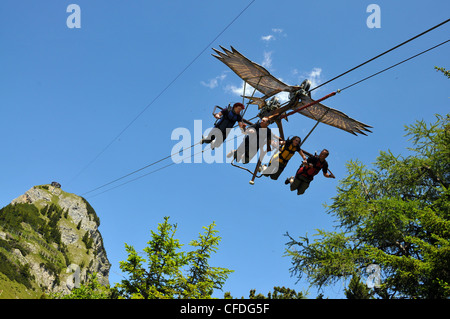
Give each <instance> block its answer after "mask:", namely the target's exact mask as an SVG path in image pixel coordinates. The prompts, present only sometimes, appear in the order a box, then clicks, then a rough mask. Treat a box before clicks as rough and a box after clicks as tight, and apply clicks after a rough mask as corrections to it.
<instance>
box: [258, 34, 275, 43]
mask: <svg viewBox="0 0 450 319" xmlns="http://www.w3.org/2000/svg"><path fill="white" fill-rule="evenodd" d="M261 40H263V41H267V42H269V41H270V40H275V37H274V36H273V34H269V35H263V36H262V37H261Z"/></svg>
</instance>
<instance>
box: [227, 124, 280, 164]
mask: <svg viewBox="0 0 450 319" xmlns="http://www.w3.org/2000/svg"><path fill="white" fill-rule="evenodd" d="M268 126H269V119H268V118H267V117H263V118H262V119H261V121H258V122H257V123H256V124H253V125H251V126H249V127H248V128H247V129H246V131H245V134H246V136H245V138H244V140H243V141H242V143H241V144H240V145H239V147H238V148H237V149H236V150H232V151H230V152H229V153H228V154H227V157H228V158H230V157H233V158H234V160H235V161H236V162H242V163H243V164H247V163H249V162H250V161H251V160H252V158H253V157H254V156H255V155H256V153H257V152H258V150H259V147H260V146H261V147H262V146H264V144H266V145H267V148H266V152H270V151H271V145H272V146H274V147H277V143H276V141H275V140H276V139H275V138H274V136H273V134H272V130H271V129H270V128H268Z"/></svg>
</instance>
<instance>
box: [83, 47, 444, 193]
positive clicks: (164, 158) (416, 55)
mask: <svg viewBox="0 0 450 319" xmlns="http://www.w3.org/2000/svg"><path fill="white" fill-rule="evenodd" d="M448 42H450V39H449V40H446V41H444V42H441V43H439V44H437V45H435V46H433V47H431V48H429V49H427V50H424V51H422V52H420V53H418V54H415V55H413V56H411V57H409V58H407V59H405V60H403V61H401V62H398V63H396V64H394V65H391V66H390V67H388V68H385V69H383V70H381V71H379V72H376V73H374V74H372V75H370V76H368V77H365V78H364V79H362V80H359V81H357V82H354V83H352V84H350V85H348V86H346V87H344V88H343V89H340V90H338V92H342V91H343V90H346V89H348V88H350V87H352V86H354V85H357V84H359V83H361V82H363V81H366V80H367V79H370V78H372V77H374V76H376V75H379V74H381V73H383V72H385V71H387V70H390V69H392V68H394V67H396V66H398V65H400V64H402V63H404V62H407V61H409V60H411V59H413V58H416V57H418V56H420V55H422V54H424V53H426V52H429V51H431V50H433V49H435V48H438V47H439V46H441V45H443V44H445V43H448ZM256 117H257V116H255V117H253V118H252V119H250V121H251V120H253V119H255V118H256ZM239 136H241V135H239ZM239 136H236V137H239ZM236 137H235V138H236ZM199 143H200V142H198V143H196V144H193V145H191V146H190V147H188V148H186V150H188V149H190V148H192V147H194V146H195V145H197V144H199ZM205 150H206V148H205ZM205 150H203V151H201V152H197V153H195V154H194V155H197V154H199V153H202V152H204V151H205ZM174 154H176V153H174ZM174 154H171V155H169V156H166V157H163V158H162V159H160V160H157V161H155V162H153V163H150V164H148V165H146V166H144V167H142V168H140V169H137V170H135V171H133V172H131V173H128V174H126V175H124V176H122V177H119V178H117V179H115V180H114V181H111V182H109V183H106V184H103V185H102V186H99V187H97V188H95V189H93V190H90V191H88V192H85V193H83V194H82V195H85V194H88V193H91V192H93V191H95V190H98V189H100V188H103V187H105V186H108V185H110V184H112V183H114V182H117V181H119V180H121V179H124V178H126V177H128V176H130V175H133V174H135V173H137V172H140V171H142V170H144V169H145V168H148V167H150V166H153V165H155V164H157V163H160V162H162V161H164V160H166V159H168V158H170V157H172V155H174ZM194 155H191V157H192V156H194ZM174 164H177V163H175V162H173V163H170V164H168V165H166V166H163V167H161V168H158V169H156V170H154V171H151V172H149V173H147V174H144V175H142V176H139V177H137V178H135V179H132V180H129V181H127V182H125V183H122V184H120V185H118V186H115V187H112V188H109V189H107V190H105V191H103V192H101V193H98V194H96V195H94V196H97V195H100V194H103V193H105V192H107V191H109V190H112V189H115V188H117V187H119V186H122V185H125V184H128V183H130V182H132V181H135V180H137V179H140V178H142V177H144V176H147V175H150V174H153V173H155V172H157V171H160V170H163V169H165V168H167V167H169V166H172V165H174ZM94 196H90V197H94Z"/></svg>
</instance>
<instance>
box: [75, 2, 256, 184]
mask: <svg viewBox="0 0 450 319" xmlns="http://www.w3.org/2000/svg"><path fill="white" fill-rule="evenodd" d="M255 1H256V0H252V1H251V2H250V3H249V4H248V5H247V6H246V7H245V8H244V9H242V10H241V12H239V14H238V15H237V16H236V17H234V19H233V20H231V22H230V23H228V25H227V26H226V27H225V28H224V29H223V30H222V31H220V32H219V34H217V35H216V36H215V37H214V39H213V40H211V42H209V43H208V45H207V46H205V48H204V49H203V50H201V51H200V53H199V54H197V56H196V57H195V58H194V59H193V60H192V61H191V62H190V63H189V64H188V65H187V66H186V67H185V68H184V69H183V70H181V72H180V73H178V75H177V76H176V77H175V78H174V79H173V80H172V81H171V82H170V83H169V84H168V85H166V87H165V88H164V89H163V90H162V91H161V92H160V93H159V94H158V95H157V96H156V97H155V98H153V100H152V101H151V102H150V103H149V104H147V106H146V107H145V108H144V109H143V110H142V111H141V112H140V113H139V114H138V115H137V116H136V117H135V118H134V119H133V120H131V122H130V123H128V125H127V126H125V128H124V129H122V131H121V132H120V133H119V134H118V135H117V136H116V137H114V138H113V139H112V141H111V142H109V143H108V144H107V145H106V146H105V147H104V148H103V149H102V150H101V151H100V153H98V154H97V155H96V156H95V157H94V158H93V159H92V160H91V161H90V162H89V163H88V164H87V165H86V166H85V167H83V168H82V169H81V170H80V171H79V172H78V173H77V174H76V175H75V176H74V177H73V178H72V179H71V180H70V181H69V182H68V184H71V183H72V182H73V181H74V180H75V179H76V178H77V177H78V176H80V175H81V174H82V173H83V172H84V171H85V170H86V169H87V168H88V167H89V166H91V165H92V164H93V163H94V162H95V161H96V160H97V159H98V158H99V157H100V156H101V155H102V154H103V153H104V152H105V151H106V150H107V149H108V148H109V147H110V146H111V145H112V144H113V143H114V142H115V141H117V139H118V138H119V137H120V136H121V135H122V134H123V133H125V131H126V130H128V129H129V128H130V126H131V125H133V123H134V122H135V121H136V120H137V119H138V118H139V117H141V116H142V114H144V113H145V111H147V109H148V108H149V107H150V106H152V105H153V103H155V102H156V100H158V99H159V98H160V97H161V95H163V94H164V93H165V92H166V91H167V90H168V89H169V88H170V87H171V86H172V84H173V83H175V81H176V80H178V78H179V77H180V76H181V75H183V73H184V72H186V70H187V69H189V67H190V66H191V65H192V64H194V62H195V61H197V59H198V58H199V57H200V56H201V55H202V54H203V53H204V52H205V51H206V50H207V49H208V48H209V47H210V46H211V45H212V44H213V43H214V41H216V40H217V39H218V38H219V37H220V36H221V35H222V34H223V33H224V32H225V31H226V30H227V29H228V28H229V27H230V26H231V25H232V24H233V23H234V22H235V21H236V20H237V19H238V18H239V17H240V16H241V15H242V14H243V13H244V12H245V11H246V10H247V9H248V8H249V7H250V6H251V5H252V4H253V3H254V2H255Z"/></svg>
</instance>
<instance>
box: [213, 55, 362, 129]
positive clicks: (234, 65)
mask: <svg viewBox="0 0 450 319" xmlns="http://www.w3.org/2000/svg"><path fill="white" fill-rule="evenodd" d="M220 48H221V49H222V50H223V52H221V51H219V50H217V49H214V48H213V50H214V51H215V52H216V53H217V55H216V54H213V56H214V57H215V58H217V59H219V60H220V61H222V62H223V63H224V64H225V65H227V66H228V67H229V68H230V69H231V70H233V72H234V73H236V74H237V75H238V76H239V77H240V78H241V79H242V80H244V81H245V82H246V83H248V84H249V85H251V86H252V87H254V88H255V89H256V90H258V91H259V92H261V93H262V94H264V96H262V97H248V96H243V97H245V98H248V99H249V103H248V104H257V105H258V106H259V109H260V110H262V111H261V112H260V113H259V116H260V117H262V116H267V117H269V119H270V120H271V122H276V123H277V125H278V126H279V129H280V131H282V126H281V119H282V118H286V117H287V115H286V112H287V111H289V110H294V111H293V112H290V113H287V114H289V115H291V114H294V113H300V114H302V115H304V116H306V117H309V118H311V119H313V120H316V121H319V122H321V123H324V124H327V125H331V126H333V127H336V128H338V129H341V130H344V131H346V132H349V133H351V134H354V135H357V134H363V135H367V134H366V133H365V132H371V131H370V130H369V128H371V126H369V125H367V124H364V123H362V122H360V121H357V120H355V119H353V118H351V117H349V116H348V115H346V114H345V113H343V112H341V111H338V110H336V109H333V108H330V107H328V106H326V105H324V104H321V103H319V102H317V101H315V100H313V99H311V97H310V92H309V87H310V82H309V81H307V80H305V81H304V82H303V83H302V85H300V86H291V85H287V84H286V83H283V82H282V81H281V80H279V79H277V78H275V77H274V76H273V75H272V74H270V72H269V71H267V70H266V69H265V68H264V67H262V66H261V65H259V64H257V63H255V62H253V61H251V60H249V59H248V58H246V57H245V56H244V55H243V54H241V53H240V52H239V51H237V50H236V49H235V48H233V47H232V46H231V50H228V49H226V48H224V47H222V46H220ZM280 92H289V95H290V101H289V102H287V103H286V105H280V104H279V105H278V106H277V107H275V108H274V107H273V104H274V103H273V101H274V99H273V98H272V100H271V101H267V99H269V98H271V97H273V96H274V95H276V94H278V93H280ZM269 102H272V103H269ZM269 105H270V106H271V107H270V109H269V110H267V108H266V107H267V106H269ZM300 109H301V110H300ZM282 135H284V134H282Z"/></svg>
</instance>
